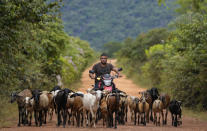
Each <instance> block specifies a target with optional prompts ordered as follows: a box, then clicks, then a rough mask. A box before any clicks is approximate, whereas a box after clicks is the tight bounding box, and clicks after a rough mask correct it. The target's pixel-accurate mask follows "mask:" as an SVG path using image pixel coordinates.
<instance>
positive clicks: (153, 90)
mask: <svg viewBox="0 0 207 131" xmlns="http://www.w3.org/2000/svg"><path fill="white" fill-rule="evenodd" d="M147 92H148V93H149V94H150V96H151V103H149V104H150V120H151V121H153V115H152V104H153V102H154V101H155V100H156V99H158V97H159V92H158V89H157V88H155V87H153V88H151V89H150V90H147Z"/></svg>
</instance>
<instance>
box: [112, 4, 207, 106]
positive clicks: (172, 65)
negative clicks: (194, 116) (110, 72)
mask: <svg viewBox="0 0 207 131" xmlns="http://www.w3.org/2000/svg"><path fill="white" fill-rule="evenodd" d="M180 2H181V1H180V0H177V3H179V4H181V3H180ZM185 2H187V1H183V3H182V4H183V5H181V6H180V8H179V9H182V10H183V12H182V15H180V16H178V17H177V18H176V19H175V20H173V21H172V22H171V24H170V30H169V29H168V30H167V29H153V30H151V31H149V32H147V33H141V34H140V35H139V36H138V37H137V38H136V39H132V38H127V39H126V40H124V41H123V42H122V43H123V46H122V47H121V50H120V51H118V52H116V57H117V58H118V61H119V64H121V65H122V66H123V67H124V68H126V69H127V74H128V76H130V77H135V78H137V80H139V81H140V82H141V83H142V84H144V85H146V86H147V87H152V86H155V87H157V88H159V90H160V91H164V92H168V93H170V94H171V96H172V97H173V98H175V99H178V100H181V101H182V102H183V105H184V106H185V107H188V108H190V109H193V110H207V102H206V99H207V96H206V93H207V88H206V87H207V82H206V79H207V75H206V74H207V31H206V28H207V24H206V23H207V17H206V15H205V14H204V13H203V10H201V9H203V8H202V7H204V5H205V1H203V2H201V1H200V3H199V1H197V2H198V3H199V7H198V8H197V10H193V12H192V11H189V9H187V8H184V7H183V6H184V5H188V4H189V5H191V6H195V5H192V4H195V3H193V1H188V2H189V3H188V2H187V3H185ZM198 3H197V4H198ZM185 12H187V13H185ZM183 13H184V14H183Z"/></svg>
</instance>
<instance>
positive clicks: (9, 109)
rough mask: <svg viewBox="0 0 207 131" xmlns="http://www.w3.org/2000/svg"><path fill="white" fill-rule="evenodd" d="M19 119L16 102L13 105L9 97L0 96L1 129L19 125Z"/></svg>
mask: <svg viewBox="0 0 207 131" xmlns="http://www.w3.org/2000/svg"><path fill="white" fill-rule="evenodd" d="M17 119H18V108H17V104H16V102H15V103H12V104H11V103H10V101H9V97H7V96H0V128H3V127H10V126H12V125H14V124H17Z"/></svg>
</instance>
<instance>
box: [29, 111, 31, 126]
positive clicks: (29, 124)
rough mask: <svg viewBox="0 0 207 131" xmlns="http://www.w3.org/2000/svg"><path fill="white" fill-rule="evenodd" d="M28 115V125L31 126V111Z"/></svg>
mask: <svg viewBox="0 0 207 131" xmlns="http://www.w3.org/2000/svg"><path fill="white" fill-rule="evenodd" d="M29 115H30V116H29V119H30V120H29V126H31V124H32V112H30V113H29Z"/></svg>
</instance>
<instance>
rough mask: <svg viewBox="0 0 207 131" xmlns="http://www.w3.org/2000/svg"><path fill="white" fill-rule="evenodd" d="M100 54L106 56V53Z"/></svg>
mask: <svg viewBox="0 0 207 131" xmlns="http://www.w3.org/2000/svg"><path fill="white" fill-rule="evenodd" d="M101 56H107V57H108V55H107V54H106V53H102V54H101ZM101 56H100V57H101Z"/></svg>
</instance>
